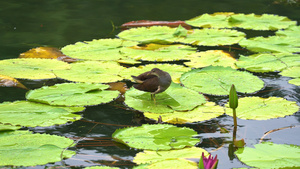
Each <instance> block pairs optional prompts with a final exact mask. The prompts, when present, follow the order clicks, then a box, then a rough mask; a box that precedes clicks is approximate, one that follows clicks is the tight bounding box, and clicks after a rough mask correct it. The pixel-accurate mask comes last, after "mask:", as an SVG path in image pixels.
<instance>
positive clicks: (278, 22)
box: [228, 13, 297, 30]
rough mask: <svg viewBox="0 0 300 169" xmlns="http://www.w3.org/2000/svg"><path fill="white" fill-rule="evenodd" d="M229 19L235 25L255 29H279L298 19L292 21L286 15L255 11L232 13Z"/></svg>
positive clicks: (290, 24) (293, 23) (294, 23)
mask: <svg viewBox="0 0 300 169" xmlns="http://www.w3.org/2000/svg"><path fill="white" fill-rule="evenodd" d="M228 21H229V23H230V24H231V25H232V26H233V27H239V28H244V29H253V30H278V29H285V28H288V27H289V26H292V25H296V24H297V22H296V21H291V20H290V19H289V18H287V17H285V16H278V15H272V14H263V15H255V14H253V13H252V14H247V15H245V14H235V15H230V18H229V19H228Z"/></svg>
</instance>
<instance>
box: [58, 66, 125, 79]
mask: <svg viewBox="0 0 300 169" xmlns="http://www.w3.org/2000/svg"><path fill="white" fill-rule="evenodd" d="M70 65H71V66H72V67H71V68H70V69H68V70H54V73H55V74H56V75H57V77H59V78H62V79H66V80H69V81H74V82H89V83H109V82H116V81H120V80H123V78H121V77H120V76H119V73H120V71H121V70H123V69H125V68H124V67H122V66H120V65H119V64H118V63H117V62H112V61H83V62H76V63H72V64H70Z"/></svg>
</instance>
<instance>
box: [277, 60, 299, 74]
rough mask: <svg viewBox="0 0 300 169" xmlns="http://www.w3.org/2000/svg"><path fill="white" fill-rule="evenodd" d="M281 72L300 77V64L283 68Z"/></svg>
mask: <svg viewBox="0 0 300 169" xmlns="http://www.w3.org/2000/svg"><path fill="white" fill-rule="evenodd" d="M299 56H300V55H299ZM279 74H281V75H282V76H288V77H294V78H298V77H300V66H295V67H289V68H287V69H285V70H283V71H282V72H281V73H279Z"/></svg>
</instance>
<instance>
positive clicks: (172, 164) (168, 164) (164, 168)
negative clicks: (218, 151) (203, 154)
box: [134, 159, 198, 169]
mask: <svg viewBox="0 0 300 169" xmlns="http://www.w3.org/2000/svg"><path fill="white" fill-rule="evenodd" d="M140 166H141V167H140V168H139V166H138V167H135V168H134V169H179V168H180V169H181V168H184V169H198V165H197V163H196V162H193V161H189V160H184V159H178V160H177V159H171V160H165V161H159V162H156V163H152V164H142V165H140Z"/></svg>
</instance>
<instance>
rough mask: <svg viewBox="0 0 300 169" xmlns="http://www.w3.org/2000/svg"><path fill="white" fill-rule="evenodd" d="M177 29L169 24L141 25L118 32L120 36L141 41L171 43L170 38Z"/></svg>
mask: <svg viewBox="0 0 300 169" xmlns="http://www.w3.org/2000/svg"><path fill="white" fill-rule="evenodd" d="M175 31H176V28H170V27H168V26H151V27H139V28H132V29H129V30H125V31H122V32H121V33H119V34H118V37H119V38H121V39H125V40H132V41H138V42H140V43H158V44H171V43H172V41H170V40H169V39H171V38H173V37H174V35H173V33H174V32H175Z"/></svg>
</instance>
